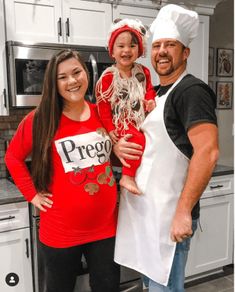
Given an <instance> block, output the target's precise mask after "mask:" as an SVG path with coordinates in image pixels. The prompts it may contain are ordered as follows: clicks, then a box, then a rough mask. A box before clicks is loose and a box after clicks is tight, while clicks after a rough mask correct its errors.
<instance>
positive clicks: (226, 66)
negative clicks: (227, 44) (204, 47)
mask: <svg viewBox="0 0 235 292" xmlns="http://www.w3.org/2000/svg"><path fill="white" fill-rule="evenodd" d="M217 76H221V77H232V76H233V50H232V49H217Z"/></svg>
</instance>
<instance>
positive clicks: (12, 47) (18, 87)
mask: <svg viewBox="0 0 235 292" xmlns="http://www.w3.org/2000/svg"><path fill="white" fill-rule="evenodd" d="M62 49H73V50H77V51H79V52H80V54H81V56H82V58H83V60H84V61H85V63H86V65H87V68H88V71H89V75H90V83H89V87H88V90H87V93H86V99H87V100H89V101H91V102H95V95H94V90H95V84H96V82H97V80H98V78H99V77H100V75H101V73H102V72H103V71H104V70H105V69H106V68H107V67H109V66H110V65H111V64H112V63H113V60H112V59H111V58H110V57H109V54H108V51H107V50H106V49H105V48H104V47H88V46H76V45H67V44H65V45H62V44H43V43H38V44H25V43H20V42H13V41H8V42H6V51H7V54H6V56H7V78H8V87H9V88H8V90H9V98H10V100H9V104H10V106H11V107H35V106H37V105H38V103H39V102H40V99H41V94H42V86H43V79H44V73H45V70H46V66H47V63H48V61H49V60H50V59H51V57H52V56H53V55H54V54H55V53H57V52H59V51H60V50H62Z"/></svg>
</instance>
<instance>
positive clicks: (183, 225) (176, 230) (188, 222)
mask: <svg viewBox="0 0 235 292" xmlns="http://www.w3.org/2000/svg"><path fill="white" fill-rule="evenodd" d="M192 234H193V231H192V217H191V213H190V212H182V211H178V212H177V211H176V213H175V216H174V218H173V221H172V225H171V231H170V236H171V240H172V241H175V242H182V241H183V240H184V239H186V238H187V237H190V236H191V235H192Z"/></svg>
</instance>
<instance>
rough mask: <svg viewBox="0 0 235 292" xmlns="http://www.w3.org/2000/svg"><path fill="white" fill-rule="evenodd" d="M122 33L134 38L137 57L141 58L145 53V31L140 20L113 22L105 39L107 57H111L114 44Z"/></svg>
mask: <svg viewBox="0 0 235 292" xmlns="http://www.w3.org/2000/svg"><path fill="white" fill-rule="evenodd" d="M124 31H128V32H130V33H131V34H133V35H134V36H135V37H136V39H137V41H138V46H139V52H138V57H140V56H143V55H144V54H145V52H146V44H147V37H148V32H147V29H146V27H145V26H144V25H143V24H142V22H141V21H140V20H138V19H136V20H135V19H128V18H125V19H122V20H121V19H116V20H114V23H113V24H112V26H111V29H110V31H109V34H108V39H107V43H108V51H109V55H110V56H111V57H112V53H113V45H114V42H115V40H116V38H117V37H118V35H119V34H120V33H122V32H124Z"/></svg>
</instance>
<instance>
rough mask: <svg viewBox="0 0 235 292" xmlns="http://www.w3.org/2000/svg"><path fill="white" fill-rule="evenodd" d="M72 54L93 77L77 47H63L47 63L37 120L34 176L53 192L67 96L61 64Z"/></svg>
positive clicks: (40, 189) (37, 183) (45, 189)
mask: <svg viewBox="0 0 235 292" xmlns="http://www.w3.org/2000/svg"><path fill="white" fill-rule="evenodd" d="M70 58H75V59H77V60H78V61H79V63H80V64H81V65H82V67H83V68H84V70H85V71H86V73H87V78H88V81H89V74H88V70H87V67H86V65H85V62H84V61H83V60H82V58H81V56H80V55H79V53H78V52H77V51H73V50H62V51H60V52H59V53H57V54H55V55H54V56H53V57H52V59H51V60H50V61H49V63H48V65H47V68H46V72H45V76H44V83H43V92H42V99H41V102H40V104H39V105H38V107H37V108H36V111H35V116H34V120H33V148H32V178H33V182H34V185H35V187H36V189H37V191H38V192H49V189H48V186H49V184H50V183H51V180H52V175H53V167H52V151H51V150H52V140H53V137H54V135H55V133H56V130H57V128H58V125H59V121H60V118H61V114H62V111H63V97H61V96H60V94H59V93H58V90H57V68H58V65H59V64H60V63H61V62H63V61H65V60H68V59H70Z"/></svg>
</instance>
